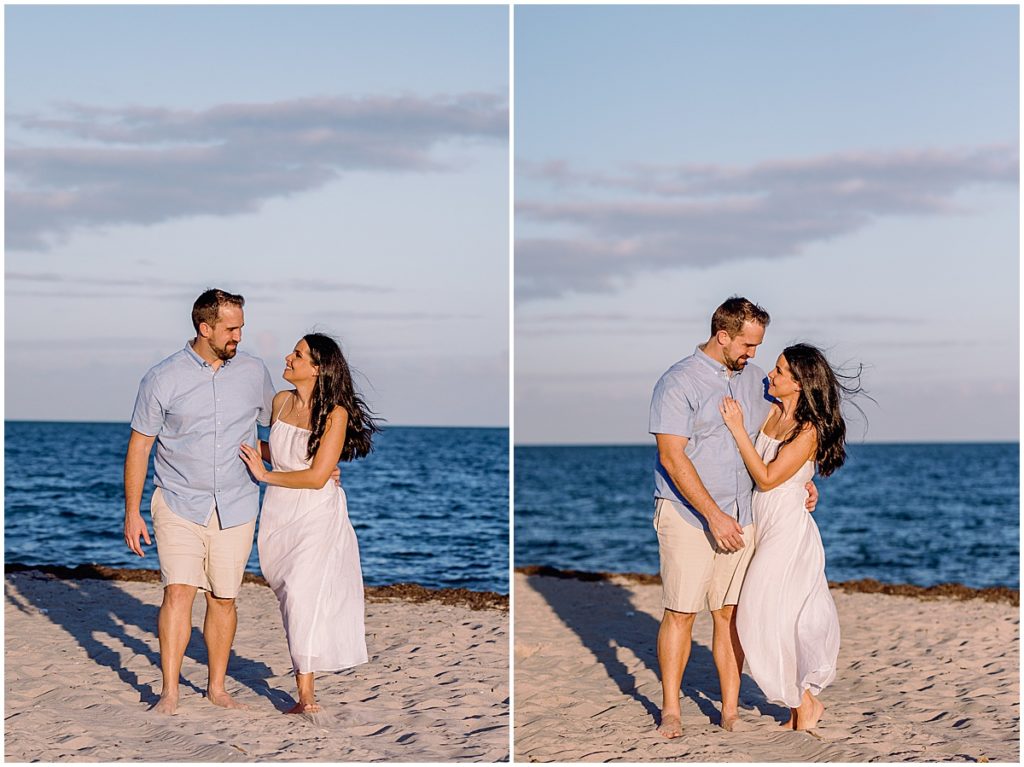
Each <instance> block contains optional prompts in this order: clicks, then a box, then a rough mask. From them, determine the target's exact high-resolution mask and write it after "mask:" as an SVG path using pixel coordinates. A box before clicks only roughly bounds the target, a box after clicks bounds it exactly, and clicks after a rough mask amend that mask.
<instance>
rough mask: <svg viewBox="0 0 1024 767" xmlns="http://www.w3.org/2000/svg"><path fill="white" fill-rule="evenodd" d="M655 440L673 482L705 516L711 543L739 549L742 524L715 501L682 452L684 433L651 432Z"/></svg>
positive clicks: (684, 444) (684, 441) (728, 549)
mask: <svg viewBox="0 0 1024 767" xmlns="http://www.w3.org/2000/svg"><path fill="white" fill-rule="evenodd" d="M654 437H655V439H656V440H657V441H658V458H659V459H660V460H661V465H662V466H663V467H664V468H665V471H667V472H668V476H669V478H670V479H671V480H672V482H673V484H675V486H676V487H677V488H679V492H681V493H682V494H683V496H684V497H685V498H686V500H687V501H689V502H690V505H691V506H693V508H694V509H696V510H697V512H698V513H699V514H700V515H701V516H703V517H704V519H705V520H707V523H708V529H710V530H711V535H712V536H714V539H715V543H717V544H718V546H719V548H721V549H724V550H725V551H739V550H740V549H742V548H743V545H744V544H743V528H742V527H740V523H739V522H737V521H736V520H735V519H733V518H732V517H730V516H729V515H728V514H726V513H725V512H724V511H722V510H721V509H720V508H718V504H717V503H715V499H714V498H712V497H711V494H710V493H709V492H708V490H707V488H706V487H704V483H703V482H702V481H701V478H700V475H699V474H697V469H696V468H695V467H694V465H693V461H691V460H690V458H689V457H688V456H687V455H686V445H687V443H688V442H689V441H690V440H689V439H688V438H687V437H680V436H677V435H675V434H655V435H654Z"/></svg>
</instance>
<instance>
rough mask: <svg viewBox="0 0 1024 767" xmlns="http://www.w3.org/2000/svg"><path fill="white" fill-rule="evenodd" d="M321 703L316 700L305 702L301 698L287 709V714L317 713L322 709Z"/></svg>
mask: <svg viewBox="0 0 1024 767" xmlns="http://www.w3.org/2000/svg"><path fill="white" fill-rule="evenodd" d="M321 710H322V709H321V708H320V704H319V703H317V702H316V701H313V702H312V703H303V702H302V701H301V700H300V701H299V702H298V703H296V704H295V705H294V706H292V707H291V708H290V709H288V710H287V711H285V713H286V714H317V713H319V712H320V711H321Z"/></svg>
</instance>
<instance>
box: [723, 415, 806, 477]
mask: <svg viewBox="0 0 1024 767" xmlns="http://www.w3.org/2000/svg"><path fill="white" fill-rule="evenodd" d="M718 409H719V410H720V411H721V413H722V418H723V419H724V420H725V425H726V426H727V427H728V428H729V433H730V434H732V436H733V439H735V440H736V446H737V447H738V448H739V450H740V457H741V458H742V459H743V463H744V465H745V466H746V467H747V471H749V472H750V476H751V477H753V478H754V482H755V483H756V484H757V487H758V489H759V490H773V489H774V488H776V487H778V486H779V485H781V484H782V483H783V482H785V481H786V480H787V479H789V478H790V477H792V476H793V475H794V474H796V473H797V471H799V469H800V467H801V466H803V465H804V463H806V462H807V461H808V460H809V459H811V458H813V457H814V454H815V451H816V450H817V442H818V440H817V435H816V433H815V431H814V428H813V427H812V426H810V425H809V424H808V425H807V426H805V427H804V428H803V429H802V430H801V432H800V433H799V434H798V435H797V437H796V439H794V440H793V441H792V442H790V443H789V444H788V445H783V447H782V448H781V449H780V450H779V452H778V454H777V455H776V456H775V458H773V459H772V461H771V463H769V464H767V465H766V464H765V462H764V461H763V460H762V459H761V456H760V455H758V454H757V450H756V449H755V448H754V443H753V442H751V441H750V435H749V434H747V431H746V429H744V428H743V409H742V408H741V407H740V404H739V403H738V402H737V401H736V400H734V399H732V398H731V397H726V398H725V399H723V400H722V404H721V405H719V408H718Z"/></svg>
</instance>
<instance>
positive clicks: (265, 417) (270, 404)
mask: <svg viewBox="0 0 1024 767" xmlns="http://www.w3.org/2000/svg"><path fill="white" fill-rule="evenodd" d="M260 367H261V368H262V369H263V385H262V392H263V393H262V396H261V400H262V404H261V405H260V412H259V414H258V415H257V416H256V422H257V423H258V424H259V425H260V426H270V414H271V412H273V408H274V395H276V394H277V389H275V388H274V380H273V379H272V378H271V377H270V371H269V370H267V366H266V365H265V364H264V363H263V362H260Z"/></svg>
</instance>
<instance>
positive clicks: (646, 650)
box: [513, 572, 1020, 763]
mask: <svg viewBox="0 0 1024 767" xmlns="http://www.w3.org/2000/svg"><path fill="white" fill-rule="evenodd" d="M876 590H877V589H876ZM904 590H905V591H908V593H918V595H917V596H902V595H898V594H887V593H858V592H856V591H853V590H850V589H847V588H839V587H833V589H832V593H833V597H834V598H835V601H836V606H837V608H838V610H839V616H840V623H841V628H842V633H843V638H842V649H841V652H840V656H839V672H838V677H837V679H836V681H835V682H834V683H833V684H832V685H831V686H830V687H829V688H828V689H827V690H826V691H825V693H824V694H823V696H822V701H823V702H824V703H825V706H826V712H825V716H824V718H823V720H822V722H821V724H820V725H819V727H818V728H816V729H815V730H813V731H811V732H792V731H782V730H780V729H779V728H778V725H777V723H778V722H781V721H782V720H783V719H784V718H785V717H786V714H787V710H786V709H784V708H783V707H781V706H776V705H774V704H771V703H769V702H768V701H767V700H766V699H765V698H764V696H763V695H762V694H761V692H760V690H759V689H758V688H757V686H756V684H755V683H754V681H753V680H752V679H751V678H750V677H749V676H748V675H747V674H746V673H745V674H744V676H743V682H742V687H741V691H740V707H741V715H742V717H743V719H744V723H743V728H742V731H739V732H732V733H729V732H725V731H724V730H722V729H721V728H719V727H718V726H717V722H718V714H717V709H718V707H719V704H720V698H719V687H718V678H717V676H716V674H715V670H714V665H713V661H712V657H711V650H710V647H711V618H710V616H709V615H708V614H707V613H705V614H703V615H702V616H700V617H699V618H698V619H697V623H696V626H695V629H694V645H693V651H692V653H691V656H690V663H689V666H688V668H687V671H686V676H685V678H684V681H683V704H682V706H683V708H682V711H683V717H682V719H683V727H684V735H683V737H682V738H679V739H676V740H672V741H669V740H666V739H665V738H663V737H661V736H660V735H659V734H658V733H657V732H656V731H655V723H656V720H655V714H656V712H657V707H658V706H659V705H660V702H661V687H660V685H659V682H658V675H657V670H658V665H657V655H656V649H655V637H656V634H657V630H658V624H659V621H660V619H661V613H662V609H661V586H660V584H658V583H657V582H656V578H652V577H649V576H648V577H647V578H636V577H628V576H607V577H605V578H594V579H591V580H581V579H579V578H570V577H551V576H549V575H539V574H536V573H534V574H529V575H528V574H526V573H524V572H518V573H516V577H515V592H514V593H515V702H514V704H515V711H516V718H515V743H514V746H513V751H514V757H515V759H516V760H517V761H523V762H526V761H538V762H548V761H557V762H572V761H595V762H597V761H625V762H643V761H662V760H686V761H697V762H729V761H734V762H736V761H743V762H750V761H754V762H790V761H795V762H803V761H830V762H866V761H881V762H904V761H989V762H1014V763H1016V762H1018V758H1019V753H1020V746H1019V737H1020V730H1019V713H1020V712H1019V701H1020V690H1019V663H1018V658H1019V654H1018V653H1019V607H1017V606H1015V605H1014V604H1013V603H1012V601H1013V599H1014V595H1015V594H1016V592H1009V591H1008V590H1004V591H1006V592H1007V593H1006V594H1004V595H1000V594H998V593H996V594H988V595H986V596H988V597H989V598H991V599H996V600H997V601H985V600H984V599H982V598H970V599H962V598H958V596H956V595H959V596H961V597H962V596H969V595H970V590H968V589H963V588H962V587H960V588H953V589H946V590H941V589H940V590H937V591H936V592H927V593H925V592H922V591H921V590H920V589H914V588H910V589H904ZM896 591H899V589H896ZM947 592H948V593H950V594H953V596H938V597H935V596H932V594H933V593H940V594H941V593H947ZM1018 599H1019V597H1018Z"/></svg>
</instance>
